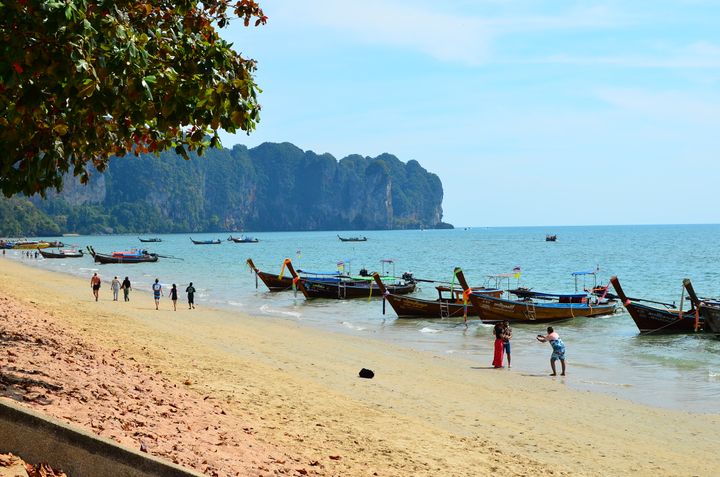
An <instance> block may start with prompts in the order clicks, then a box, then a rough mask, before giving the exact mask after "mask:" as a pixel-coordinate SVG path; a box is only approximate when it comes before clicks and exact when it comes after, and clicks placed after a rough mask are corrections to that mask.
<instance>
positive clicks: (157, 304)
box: [152, 278, 163, 310]
mask: <svg viewBox="0 0 720 477" xmlns="http://www.w3.org/2000/svg"><path fill="white" fill-rule="evenodd" d="M152 291H153V295H154V296H155V309H156V310H159V309H160V296H161V295H162V294H163V292H162V285H160V281H159V280H158V279H157V278H156V279H155V283H153V286H152Z"/></svg>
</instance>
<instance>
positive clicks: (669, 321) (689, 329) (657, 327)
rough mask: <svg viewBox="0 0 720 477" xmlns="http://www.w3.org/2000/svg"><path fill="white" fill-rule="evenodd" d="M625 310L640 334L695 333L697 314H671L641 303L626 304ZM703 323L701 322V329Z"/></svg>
mask: <svg viewBox="0 0 720 477" xmlns="http://www.w3.org/2000/svg"><path fill="white" fill-rule="evenodd" d="M625 309H626V310H627V312H628V313H629V314H630V317H631V318H632V319H633V321H634V322H635V325H636V326H637V327H638V330H640V333H693V332H695V313H694V312H691V311H686V312H684V313H682V314H680V312H679V311H678V312H671V311H668V310H662V309H660V308H655V307H652V306H648V305H643V304H641V303H632V302H631V303H625ZM702 326H703V323H702V320H700V329H702Z"/></svg>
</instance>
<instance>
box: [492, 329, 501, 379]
mask: <svg viewBox="0 0 720 477" xmlns="http://www.w3.org/2000/svg"><path fill="white" fill-rule="evenodd" d="M503 331H504V328H503V325H502V323H500V322H498V323H495V328H494V329H493V333H495V352H494V354H493V362H492V364H493V367H495V368H502V367H503Z"/></svg>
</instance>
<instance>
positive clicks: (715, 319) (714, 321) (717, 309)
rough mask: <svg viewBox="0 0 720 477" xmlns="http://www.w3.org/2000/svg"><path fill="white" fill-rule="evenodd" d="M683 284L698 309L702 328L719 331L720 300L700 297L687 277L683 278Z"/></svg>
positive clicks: (711, 331) (708, 330)
mask: <svg viewBox="0 0 720 477" xmlns="http://www.w3.org/2000/svg"><path fill="white" fill-rule="evenodd" d="M683 286H684V287H685V290H686V291H687V293H688V296H689V297H690V300H691V301H692V303H693V306H694V307H695V308H696V309H697V310H698V313H699V317H698V318H699V320H702V326H703V330H704V331H707V332H709V333H720V300H718V299H717V298H700V297H698V296H697V294H696V293H695V289H694V288H693V286H692V283H691V282H690V279H689V278H686V279H684V280H683Z"/></svg>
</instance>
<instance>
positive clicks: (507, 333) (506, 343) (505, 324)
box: [502, 320, 512, 368]
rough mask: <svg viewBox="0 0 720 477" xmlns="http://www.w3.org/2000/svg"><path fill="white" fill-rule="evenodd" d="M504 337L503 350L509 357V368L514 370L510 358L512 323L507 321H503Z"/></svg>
mask: <svg viewBox="0 0 720 477" xmlns="http://www.w3.org/2000/svg"><path fill="white" fill-rule="evenodd" d="M502 337H503V338H502V340H503V350H504V351H505V355H506V356H507V363H508V368H512V359H511V357H510V340H511V339H512V328H510V322H509V321H507V320H505V321H503V333H502Z"/></svg>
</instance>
